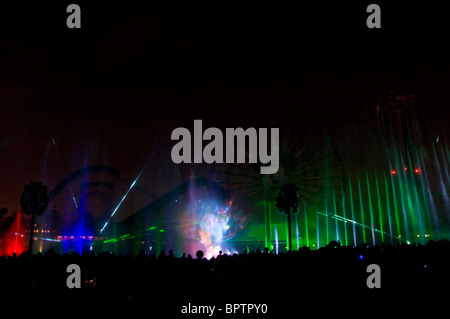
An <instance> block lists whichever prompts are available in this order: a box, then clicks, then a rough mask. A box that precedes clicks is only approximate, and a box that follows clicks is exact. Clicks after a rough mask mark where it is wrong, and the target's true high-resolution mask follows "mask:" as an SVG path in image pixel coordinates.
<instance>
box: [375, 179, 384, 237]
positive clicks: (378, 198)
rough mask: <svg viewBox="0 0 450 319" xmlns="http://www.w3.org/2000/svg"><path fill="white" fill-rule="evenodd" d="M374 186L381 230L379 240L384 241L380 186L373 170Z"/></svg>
mask: <svg viewBox="0 0 450 319" xmlns="http://www.w3.org/2000/svg"><path fill="white" fill-rule="evenodd" d="M375 187H376V189H377V204H378V217H379V222H380V226H379V227H380V231H381V242H382V243H384V232H383V207H382V205H381V194H380V187H379V185H378V176H377V173H376V172H375Z"/></svg>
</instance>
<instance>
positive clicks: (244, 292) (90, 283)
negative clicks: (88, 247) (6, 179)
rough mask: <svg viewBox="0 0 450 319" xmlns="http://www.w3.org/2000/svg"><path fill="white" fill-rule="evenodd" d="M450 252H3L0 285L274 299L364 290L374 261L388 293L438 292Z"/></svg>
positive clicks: (94, 293) (128, 295) (445, 282)
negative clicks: (77, 280) (74, 277)
mask: <svg viewBox="0 0 450 319" xmlns="http://www.w3.org/2000/svg"><path fill="white" fill-rule="evenodd" d="M449 253H450V244H449V242H448V241H447V240H441V241H432V240H430V241H429V242H428V243H427V244H425V245H420V244H418V245H415V244H413V245H407V244H400V245H384V246H369V245H362V246H360V247H348V246H341V244H340V243H339V242H335V241H333V242H331V243H329V244H328V245H327V246H326V247H323V248H320V249H318V250H310V249H309V248H308V247H302V248H299V250H297V251H293V252H287V253H279V254H274V253H272V252H270V251H269V250H268V249H267V248H266V249H264V250H256V251H251V252H249V253H247V252H244V253H240V254H233V255H228V254H223V253H222V252H220V253H219V255H218V256H216V257H214V258H211V259H209V260H207V259H205V258H204V254H203V252H202V251H197V253H196V254H195V256H191V255H190V254H185V253H184V254H182V256H181V257H176V256H175V252H174V251H173V250H169V251H168V252H167V253H166V252H165V251H164V250H163V251H161V252H160V253H159V254H158V255H156V254H151V255H147V254H146V253H145V252H144V251H140V252H139V253H138V254H137V255H136V256H130V255H121V254H114V253H111V252H100V253H94V252H83V253H82V254H81V255H80V254H78V253H76V252H72V253H70V254H68V253H65V254H62V255H61V254H58V253H56V252H55V251H53V250H49V251H46V252H45V253H38V254H36V255H33V256H31V255H29V254H27V253H23V254H21V255H20V256H15V255H13V256H2V257H1V258H0V269H1V271H0V287H1V289H2V292H3V293H4V292H5V291H6V292H11V293H17V292H21V293H23V292H24V291H27V292H36V294H34V295H33V298H40V299H41V300H46V299H47V298H50V296H51V298H66V297H68V296H69V297H70V298H71V300H72V299H73V298H78V297H79V298H88V299H89V300H95V301H96V302H98V303H101V302H115V303H123V302H125V303H126V302H134V301H146V302H147V301H148V302H150V301H153V302H166V303H170V302H174V301H177V302H178V303H182V302H187V300H189V301H190V300H192V298H194V299H196V298H197V299H199V300H200V299H201V300H202V303H203V304H204V303H205V302H206V300H210V301H211V300H212V302H216V303H217V300H225V301H226V302H228V303H231V302H233V300H236V302H241V303H242V302H250V301H251V300H255V302H256V300H257V299H258V298H259V299H258V300H262V299H264V296H265V298H266V299H267V298H269V299H270V300H272V301H273V302H275V301H277V300H278V301H279V300H286V299H287V300H289V298H294V296H298V295H300V296H301V295H302V294H307V295H311V294H318V295H327V294H329V292H330V291H334V292H336V293H338V292H339V291H340V292H341V293H345V294H346V296H351V294H354V296H358V294H359V292H360V291H366V292H367V291H370V290H371V289H369V288H367V285H366V279H367V276H368V273H367V271H366V269H367V266H368V265H369V264H373V263H375V264H377V265H379V266H380V268H381V270H382V279H381V288H382V289H380V290H383V291H384V292H386V291H390V292H393V293H394V294H397V293H403V292H408V291H411V290H414V291H438V290H439V289H443V288H446V287H448V286H449V284H450V275H449V273H448V270H449V269H450V259H449V258H448V256H450V254H449ZM70 264H77V265H79V266H80V269H81V289H68V288H67V286H66V279H67V277H68V276H69V273H67V266H68V265H70ZM374 290H375V289H373V290H372V291H374ZM243 298H244V299H245V300H243ZM252 298H253V299H252ZM261 298H262V299H261ZM83 300H84V299H83Z"/></svg>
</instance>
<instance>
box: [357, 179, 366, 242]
mask: <svg viewBox="0 0 450 319" xmlns="http://www.w3.org/2000/svg"><path fill="white" fill-rule="evenodd" d="M358 194H359V205H360V206H359V208H360V213H361V224H363V225H364V205H363V199H362V192H361V181H360V180H359V175H358ZM362 235H363V242H364V243H365V242H366V232H365V230H364V229H363V230H362Z"/></svg>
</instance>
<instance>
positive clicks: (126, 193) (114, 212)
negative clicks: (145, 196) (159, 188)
mask: <svg viewBox="0 0 450 319" xmlns="http://www.w3.org/2000/svg"><path fill="white" fill-rule="evenodd" d="M146 166H147V165H145V167H146ZM145 167H144V168H143V169H142V171H141V172H140V173H139V175H138V176H137V177H136V178H135V180H134V181H133V183H131V185H130V187H129V188H128V190H127V191H126V192H125V195H123V197H122V199H121V200H120V202H119V204H117V206H116V208H114V210H113V212H112V213H111V216H109V218H108V220H107V221H106V223H105V224H104V225H103V227H102V228H101V229H100V233H101V232H102V231H103V230H104V229H105V228H106V226H108V223H109V221H110V220H111V218H112V217H113V216H114V215H115V214H116V212H117V210H118V209H119V207H120V205H122V203H123V201H124V200H125V198H126V197H127V195H128V193H129V192H130V191H131V189H132V188H133V187H134V185H136V183H137V181H138V180H139V177H141V175H142V172H143V171H144V169H145Z"/></svg>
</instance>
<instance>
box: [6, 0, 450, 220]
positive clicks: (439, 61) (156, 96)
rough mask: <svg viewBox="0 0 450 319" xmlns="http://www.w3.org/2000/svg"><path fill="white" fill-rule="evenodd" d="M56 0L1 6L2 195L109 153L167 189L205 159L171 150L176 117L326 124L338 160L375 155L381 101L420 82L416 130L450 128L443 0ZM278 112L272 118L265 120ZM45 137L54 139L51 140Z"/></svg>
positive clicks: (196, 171)
mask: <svg viewBox="0 0 450 319" xmlns="http://www.w3.org/2000/svg"><path fill="white" fill-rule="evenodd" d="M214 2H215V4H214V5H211V4H210V2H208V1H204V2H201V1H187V2H183V4H179V3H177V2H158V3H156V2H155V1H151V4H150V1H149V2H148V3H147V2H144V1H142V2H135V1H120V2H119V1H85V2H84V1H83V2H81V1H78V2H76V3H78V4H79V5H80V7H81V19H82V22H81V23H82V27H81V29H68V28H67V26H66V18H67V16H68V15H69V14H68V13H66V7H67V5H68V4H69V3H70V2H65V1H28V2H24V1H2V3H1V5H0V120H1V125H0V181H1V182H0V208H1V207H7V208H8V210H9V211H10V212H11V211H13V210H16V209H17V205H18V202H19V198H20V194H21V192H22V191H23V185H24V184H28V183H29V182H30V181H44V182H45V183H46V184H47V185H48V186H49V188H50V189H51V188H52V187H54V186H55V185H56V184H57V183H58V182H60V181H61V180H62V179H63V178H64V177H66V176H67V175H69V174H70V173H72V172H73V171H75V170H77V169H80V168H82V167H83V166H85V165H86V164H87V165H108V166H111V167H114V168H116V169H117V170H119V171H120V173H121V176H122V177H123V178H124V179H126V180H129V181H132V180H133V179H134V178H135V177H136V176H137V175H138V173H139V172H140V171H141V170H142V168H143V167H144V165H145V164H146V163H147V161H148V160H149V159H151V158H153V160H152V162H151V165H149V166H148V167H147V168H146V170H145V171H144V173H143V175H142V178H141V180H140V182H139V183H140V187H142V188H145V189H148V190H150V191H151V192H153V193H155V194H156V195H158V196H159V195H163V194H164V193H165V192H167V191H168V190H170V189H172V188H173V187H175V186H177V185H179V184H180V183H181V182H182V181H184V180H186V179H187V178H189V177H190V176H192V175H195V176H207V175H208V172H209V169H210V167H209V166H208V165H206V164H204V165H182V166H179V167H177V165H175V164H173V163H172V161H171V158H170V149H171V147H172V145H173V144H174V142H172V141H170V133H171V132H172V130H173V129H175V128H177V127H180V126H184V127H187V128H189V129H191V130H193V120H194V119H202V120H203V122H204V127H205V128H206V127H210V126H216V127H220V128H225V127H239V126H241V127H244V128H247V127H251V126H253V127H270V126H271V125H273V126H275V127H280V130H281V131H283V130H289V129H292V128H295V127H300V128H302V129H304V130H307V131H308V130H309V131H319V132H323V131H326V132H327V134H329V136H330V137H331V138H332V141H333V143H334V145H335V146H336V148H337V150H338V151H339V153H340V155H341V157H342V160H343V163H344V166H345V168H346V170H347V172H350V174H351V172H352V171H357V170H360V169H365V168H367V167H371V166H374V165H376V163H378V162H379V161H380V156H381V155H380V154H381V152H379V150H380V149H381V148H380V145H379V143H378V141H379V136H380V134H379V133H380V131H379V121H378V119H377V117H376V111H375V105H376V101H377V98H378V97H379V96H381V95H382V94H385V93H386V92H387V90H389V89H392V90H394V91H396V92H407V93H414V94H415V96H416V112H417V118H418V120H419V126H420V129H421V134H422V139H423V143H424V145H425V147H426V145H429V144H430V143H431V142H432V141H434V140H435V139H436V137H437V136H440V139H441V141H442V142H446V141H447V140H448V138H449V137H450V131H449V126H448V125H447V123H448V122H449V121H450V112H449V106H450V95H449V92H450V77H449V74H450V73H449V72H450V62H449V57H450V19H449V18H448V12H449V9H450V8H449V6H450V5H449V3H448V2H445V1H432V2H422V3H421V4H420V5H418V4H414V5H413V4H410V3H408V2H401V3H400V2H398V1H395V2H396V4H395V5H393V4H392V3H391V2H392V1H390V2H387V1H385V2H382V1H377V2H376V3H377V4H379V5H380V7H381V12H382V16H381V19H382V22H381V23H382V28H381V29H368V28H367V27H366V18H367V16H368V15H369V14H368V13H366V7H367V5H368V4H369V3H371V2H352V3H348V2H347V1H335V2H333V3H332V4H331V3H330V4H326V3H323V2H313V3H316V4H306V3H305V4H304V3H303V2H301V3H302V4H301V6H295V7H294V6H292V7H291V6H281V5H278V4H277V5H275V3H274V2H271V3H267V4H261V3H254V4H242V3H241V2H240V1H236V2H230V1H222V2H216V1H214ZM271 123H273V124H271ZM52 137H53V139H54V141H55V144H56V148H55V146H54V145H53V144H52Z"/></svg>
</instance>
